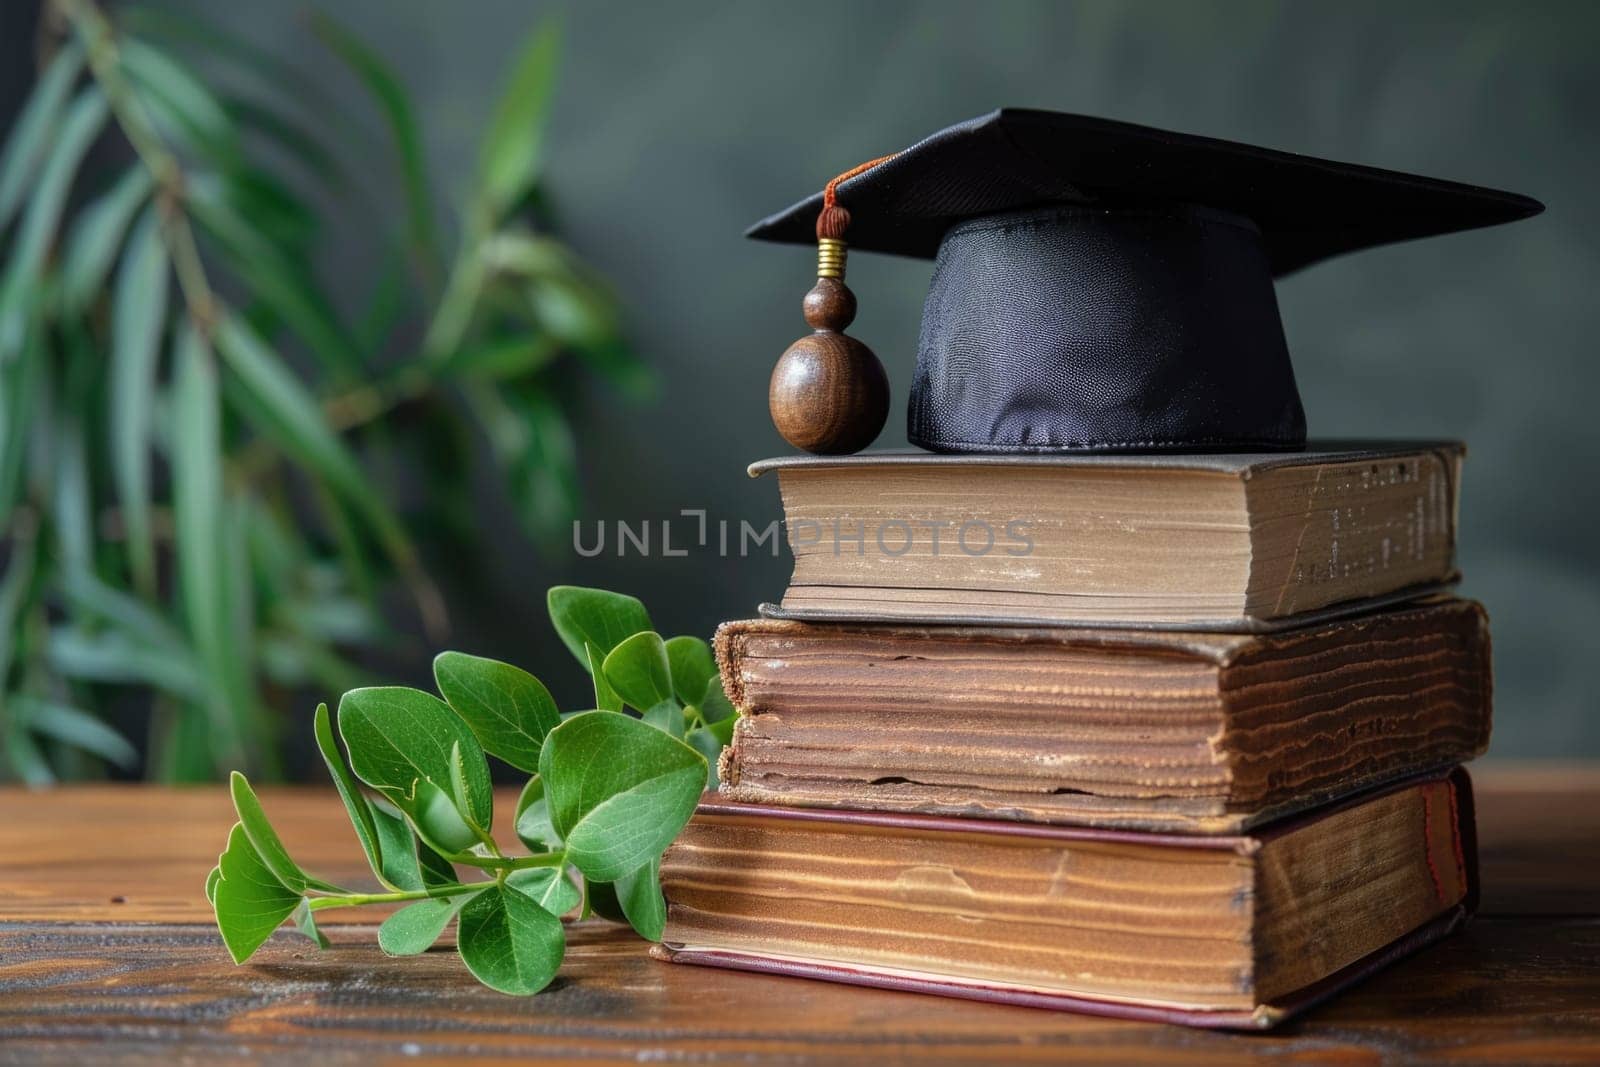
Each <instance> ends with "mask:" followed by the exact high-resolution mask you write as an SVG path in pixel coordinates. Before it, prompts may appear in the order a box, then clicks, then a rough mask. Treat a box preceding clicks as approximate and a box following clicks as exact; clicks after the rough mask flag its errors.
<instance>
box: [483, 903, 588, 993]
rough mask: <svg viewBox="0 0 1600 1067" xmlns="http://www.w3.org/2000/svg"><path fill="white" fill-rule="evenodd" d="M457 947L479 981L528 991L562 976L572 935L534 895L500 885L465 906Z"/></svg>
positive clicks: (497, 987)
mask: <svg viewBox="0 0 1600 1067" xmlns="http://www.w3.org/2000/svg"><path fill="white" fill-rule="evenodd" d="M456 946H457V948H459V949H460V952H461V959H462V962H464V963H465V964H466V965H467V970H469V971H471V972H472V974H473V976H474V977H475V978H477V979H478V981H480V982H482V983H483V984H484V985H486V986H488V987H489V988H490V989H493V990H496V991H497V992H501V993H509V994H512V995H514V996H527V995H529V994H532V993H537V992H538V991H539V990H541V989H543V988H544V987H545V986H547V985H549V984H550V980H551V979H552V978H554V977H555V976H556V971H557V970H558V969H559V968H560V967H561V957H562V956H563V955H564V954H565V953H566V947H567V938H566V933H565V932H564V931H563V930H562V929H561V920H560V919H558V918H556V917H555V916H554V915H551V914H550V913H549V912H548V911H545V910H544V909H543V908H541V907H540V906H539V905H538V904H536V903H534V901H533V898H532V897H529V896H528V895H526V894H525V893H521V892H519V891H517V890H515V889H507V888H505V887H503V886H497V887H495V888H492V889H486V890H484V891H483V892H482V893H479V894H478V895H477V896H475V897H473V898H472V899H471V900H470V901H468V902H467V904H466V906H465V907H463V908H462V909H461V917H460V920H459V922H458V924H457V927H456Z"/></svg>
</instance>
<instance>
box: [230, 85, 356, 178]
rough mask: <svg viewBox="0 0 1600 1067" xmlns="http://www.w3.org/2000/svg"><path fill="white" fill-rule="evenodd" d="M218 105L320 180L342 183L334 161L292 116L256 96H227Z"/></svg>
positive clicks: (236, 123) (236, 121)
mask: <svg viewBox="0 0 1600 1067" xmlns="http://www.w3.org/2000/svg"><path fill="white" fill-rule="evenodd" d="M222 106H223V109H224V110H226V111H227V113H228V118H229V119H230V120H232V122H233V123H234V125H235V126H238V127H241V128H244V129H248V130H249V131H250V132H253V133H257V134H260V135H261V136H262V137H263V138H264V139H266V140H267V141H270V142H271V143H272V144H274V145H276V146H277V147H278V148H279V149H280V150H282V151H283V153H284V154H285V155H287V156H288V157H289V158H291V159H294V160H296V161H297V162H299V163H300V165H301V166H303V167H304V168H305V169H306V170H307V171H308V172H309V173H311V174H313V175H315V176H316V177H317V178H319V179H321V181H322V182H323V183H324V184H326V185H328V186H330V187H338V186H341V185H343V184H344V174H343V173H342V171H341V170H340V168H339V163H338V161H337V160H335V159H334V158H333V155H332V154H331V153H330V152H329V151H328V150H327V148H325V147H323V145H322V143H321V142H320V141H318V140H317V139H316V137H314V136H313V135H312V134H310V133H309V132H308V131H307V130H305V129H304V128H303V127H301V126H300V125H298V124H296V123H295V121H294V120H292V119H289V118H286V117H284V116H283V115H281V114H279V113H278V112H277V111H274V110H273V109H272V108H270V107H268V106H267V105H265V104H263V103H261V102H260V101H258V100H251V99H248V98H246V97H228V98H226V99H224V100H223V101H222Z"/></svg>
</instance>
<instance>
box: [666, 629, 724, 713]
mask: <svg viewBox="0 0 1600 1067" xmlns="http://www.w3.org/2000/svg"><path fill="white" fill-rule="evenodd" d="M666 647H667V662H668V663H670V664H671V665H672V691H673V692H674V693H676V694H677V695H678V699H679V700H680V701H682V702H683V703H685V704H699V703H700V701H701V699H702V698H704V697H705V694H706V685H707V683H709V682H710V681H711V679H713V678H715V677H716V676H717V661H716V660H715V659H713V658H712V656H711V646H710V645H708V644H706V643H705V642H704V641H702V640H700V638H698V637H669V638H668V639H667V641H666Z"/></svg>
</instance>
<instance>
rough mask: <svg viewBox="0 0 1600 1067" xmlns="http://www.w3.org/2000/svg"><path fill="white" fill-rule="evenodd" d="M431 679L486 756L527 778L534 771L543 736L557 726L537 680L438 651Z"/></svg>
mask: <svg viewBox="0 0 1600 1067" xmlns="http://www.w3.org/2000/svg"><path fill="white" fill-rule="evenodd" d="M433 677H434V680H435V681H436V682H437V683H438V686H439V692H440V693H442V694H443V695H444V698H445V700H446V701H447V702H448V703H449V704H450V707H451V708H453V709H454V710H455V713H456V714H457V715H459V716H461V718H462V719H464V720H465V721H466V724H467V726H468V727H469V728H470V729H471V730H472V732H473V734H474V735H475V736H476V737H477V738H478V740H479V742H481V743H482V745H483V748H484V751H485V752H488V753H489V754H490V755H492V756H498V757H499V758H500V759H503V760H505V761H506V762H507V763H509V764H511V765H512V766H513V767H516V768H517V769H518V770H522V771H526V772H528V773H529V774H533V773H534V772H536V771H538V769H539V749H540V748H541V747H542V746H543V745H544V739H545V735H546V734H548V733H549V732H550V731H551V730H553V729H555V728H556V726H557V724H559V723H560V722H561V712H560V711H559V710H558V709H557V708H556V702H555V700H553V699H552V698H551V696H550V691H549V690H548V689H546V688H545V687H544V684H543V683H542V682H540V681H539V679H537V678H535V677H534V676H533V675H531V674H529V673H528V672H527V671H525V670H522V669H520V668H518V667H513V666H511V665H510V664H509V663H501V662H500V661H499V660H492V659H484V658H482V657H480V656H469V655H466V654H465V653H462V652H441V653H440V654H439V656H438V657H437V658H436V659H434V661H433Z"/></svg>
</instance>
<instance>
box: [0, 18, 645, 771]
mask: <svg viewBox="0 0 1600 1067" xmlns="http://www.w3.org/2000/svg"><path fill="white" fill-rule="evenodd" d="M46 18H47V22H48V23H49V24H51V25H53V26H54V27H55V28H56V29H57V31H58V32H57V33H56V34H55V36H54V39H53V40H52V41H51V42H49V43H48V44H47V46H46V51H47V52H48V53H49V54H48V55H47V56H46V57H45V60H44V62H43V63H42V64H41V73H40V76H39V79H38V82H37V84H36V86H35V88H34V89H33V91H32V93H31V96H30V98H29V99H28V101H27V102H26V104H25V106H24V108H23V109H22V111H21V112H20V114H19V116H18V118H17V120H16V121H15V123H14V124H13V126H12V128H11V129H10V130H9V131H8V132H7V134H6V136H5V139H4V146H3V149H0V242H3V244H0V264H3V267H0V269H3V274H0V538H3V543H4V558H5V564H4V574H3V577H0V777H15V778H19V779H22V780H25V781H28V782H33V783H43V782H48V781H51V780H54V779H56V778H58V777H79V776H94V775H97V774H100V773H103V770H104V768H105V766H106V765H107V764H115V765H118V766H121V767H124V768H134V767H137V766H138V765H139V752H140V749H141V748H142V749H143V750H144V751H145V752H146V753H147V755H148V759H147V760H146V761H145V767H146V770H147V773H148V774H149V775H150V776H151V777H155V778H161V779H166V780H198V779H209V778H213V777H216V776H217V775H218V774H219V773H220V772H221V770H222V769H223V768H228V767H246V768H250V769H251V770H253V771H254V772H256V773H257V774H261V775H264V776H266V777H272V776H273V775H274V774H275V773H277V771H278V765H277V761H278V756H277V753H278V751H279V745H278V738H279V733H280V730H279V726H278V718H279V717H278V716H276V715H274V714H273V709H274V707H275V706H276V705H283V704H286V703H287V702H289V701H292V700H293V699H294V697H295V694H296V693H297V691H298V690H301V689H304V688H307V687H313V686H314V687H317V688H319V689H324V690H325V689H327V688H332V689H335V690H341V689H345V688H349V687H351V686H352V685H355V684H358V683H359V682H360V681H361V680H362V675H361V672H360V671H359V669H358V668H357V667H356V666H355V664H354V663H353V661H352V658H351V657H352V656H353V655H354V654H355V653H356V652H358V651H359V650H360V649H361V648H362V647H363V646H369V645H371V644H373V643H375V642H379V641H382V640H384V639H385V638H386V637H388V636H390V635H391V634H392V632H393V630H392V626H393V620H390V619H387V618H385V617H384V614H383V613H382V612H381V611H380V608H379V606H378V605H379V595H380V593H382V592H383V591H384V590H385V588H386V587H389V586H391V585H394V584H396V583H399V584H401V585H403V587H404V588H405V589H407V590H409V592H410V598H411V601H412V602H413V603H414V604H415V610H416V611H417V613H418V615H419V616H420V618H421V620H422V622H423V623H424V625H425V626H426V627H427V628H428V630H429V632H430V634H431V635H433V636H438V635H439V634H440V633H441V632H442V630H443V628H444V626H445V624H446V620H445V615H444V607H443V604H442V603H441V601H440V598H439V594H438V592H437V590H436V589H435V587H434V584H433V582H432V581H431V580H430V579H429V577H428V575H427V574H426V573H425V570H424V568H423V565H422V561H421V559H420V557H419V553H418V550H417V547H416V544H415V542H414V540H413V537H412V533H411V531H412V530H413V529H414V528H416V527H417V525H418V524H419V523H427V524H428V525H429V526H430V528H432V529H435V530H441V531H445V532H446V533H453V534H454V535H455V536H457V537H459V538H470V537H471V525H472V524H471V522H470V518H469V512H468V510H467V509H468V508H469V506H470V505H469V503H468V501H467V499H466V497H465V495H464V489H465V486H466V485H467V483H468V480H469V474H470V472H471V469H472V466H473V458H474V453H475V447H476V446H475V441H474V432H480V433H481V434H482V435H483V438H484V439H485V440H486V441H487V445H488V448H489V451H490V452H491V453H492V455H493V456H494V458H495V460H496V463H497V465H498V467H499V470H500V473H501V474H502V475H503V477H504V479H505V481H506V483H507V485H508V487H509V491H510V494H511V496H512V498H513V499H514V501H515V503H516V506H517V508H518V510H519V513H520V514H521V516H522V517H523V519H524V521H525V523H526V525H527V527H528V529H529V531H530V533H532V534H533V535H535V536H536V537H537V536H541V535H542V536H545V537H553V536H554V535H555V534H556V533H557V532H558V531H561V530H563V529H564V528H565V526H566V523H567V521H568V519H569V518H570V516H571V514H572V511H573V508H574V506H575V494H576V492H577V478H576V471H575V458H574V454H573V439H572V434H571V430H570V427H569V425H568V422H567V419H566V417H565V416H564V414H563V412H562V390H561V389H560V388H559V385H560V382H561V380H562V379H563V377H565V378H567V379H570V377H571V375H572V371H573V368H574V367H575V366H586V367H588V368H590V369H592V370H593V371H594V372H596V373H598V374H599V375H601V376H602V377H604V378H605V379H607V380H609V381H610V382H612V383H613V384H614V385H615V386H617V387H618V388H620V389H621V390H622V391H624V392H626V393H630V394H639V393H642V392H644V391H646V390H648V389H649V387H650V377H649V374H648V372H647V371H646V369H645V368H643V367H642V366H641V365H639V364H638V363H637V362H636V361H635V359H634V358H633V356H632V355H631V354H630V352H629V350H628V349H627V347H626V346H625V344H624V343H623V340H622V338H621V336H620V332H619V328H618V314H617V310H616V307H615V303H614V301H613V299H612V297H611V296H610V295H609V294H608V292H607V291H606V289H605V287H604V285H603V284H602V283H601V282H600V281H599V280H598V279H596V278H595V277H593V276H592V274H591V273H590V272H589V271H588V270H586V269H585V267H584V265H583V264H582V263H580V262H579V261H578V260H577V258H576V257H575V256H574V255H573V253H572V252H571V250H570V249H568V248H567V247H565V246H564V245H563V244H561V243H560V242H559V241H557V240H556V239H555V238H553V237H551V236H550V235H549V232H548V213H547V211H546V209H545V200H544V197H543V196H542V195H541V188H540V162H541V157H542V150H543V143H542V131H543V126H544V118H545V115H546V112H547V110H548V106H549V102H550V98H551V93H552V86H553V83H554V79H555V71H556V61H557V53H558V49H559V44H558V36H557V34H556V32H555V31H554V30H553V29H551V28H548V27H545V28H541V29H539V30H537V31H536V32H535V33H534V34H533V35H532V37H531V38H530V39H529V41H528V42H527V43H526V44H525V45H524V46H523V47H522V48H521V49H520V51H519V52H518V54H517V57H516V59H515V61H514V64H513V67H512V70H511V71H510V74H509V77H508V79H507V84H506V89H505V93H504V96H503V99H502V101H501V103H500V105H499V107H498V110H497V111H496V113H495V114H494V115H493V116H492V117H491V118H490V121H489V123H488V126H487V128H486V131H485V134H484V137H483V142H482V147H481V152H480V162H479V167H478V172H477V175H476V178H475V180H474V183H473V186H472V188H471V189H470V190H469V192H468V194H467V195H466V197H465V198H464V200H463V202H462V207H461V211H460V217H459V220H458V224H457V225H456V227H455V229H456V231H457V233H458V238H457V241H456V249H455V252H454V254H453V255H446V254H445V252H444V251H442V249H441V245H442V243H443V241H444V238H443V237H442V236H441V234H442V232H443V231H444V229H445V227H443V226H441V224H440V222H439V221H438V220H437V219H436V218H435V201H436V197H435V193H434V190H433V189H432V188H431V187H430V184H429V180H428V167H427V161H426V158H425V155H424V152H423V148H422V138H421V134H420V131H419V130H418V128H417V124H416V121H415V118H414V115H413V110H412V107H411V105H410V102H409V100H408V98H407V95H406V93H405V90H404V89H403V88H402V87H401V84H400V82H399V81H398V79H397V78H396V77H395V75H394V73H393V72H392V71H391V70H390V69H389V68H388V67H387V66H386V64H385V63H384V61H383V59H382V57H380V56H378V55H377V54H375V53H374V52H373V51H372V50H371V49H369V48H368V47H367V46H366V45H364V44H363V43H362V42H361V41H360V40H358V39H356V38H355V37H354V36H352V35H351V34H350V33H349V32H347V31H346V30H344V29H343V28H341V27H340V26H338V25H336V24H334V23H332V22H330V21H328V20H326V19H316V20H313V23H312V25H311V32H312V33H313V34H314V35H315V37H316V39H317V40H318V41H319V42H320V44H321V46H322V47H326V48H327V49H329V50H331V52H332V53H333V54H334V55H336V56H337V57H339V59H341V60H342V61H343V62H344V64H345V65H346V66H347V67H348V69H349V72H350V76H351V77H352V78H354V79H356V80H357V81H359V82H360V83H361V84H362V85H363V86H364V87H365V88H366V90H367V91H368V92H369V93H370V97H371V100H372V103H373V110H374V111H375V113H376V114H377V115H378V116H380V117H381V121H382V124H383V127H384V129H385V134H386V136H385V140H386V142H387V143H388V145H389V148H388V152H389V160H388V162H387V163H380V162H379V161H378V160H377V159H363V160H361V164H362V165H361V167H360V172H361V173H360V175H359V180H358V176H357V175H356V174H355V173H354V171H355V169H356V168H348V167H346V166H344V165H343V164H342V163H341V162H340V157H339V153H337V152H335V151H333V150H332V149H331V148H330V145H331V144H337V143H340V142H342V141H344V140H345V139H346V137H347V136H348V133H349V128H350V126H360V125H361V124H360V123H356V122H354V121H353V120H350V119H349V118H348V117H347V116H344V115H342V114H341V113H340V112H339V111H338V109H337V108H336V107H335V106H334V105H332V104H331V103H330V102H327V101H325V100H323V99H320V98H318V97H317V96H316V95H315V90H314V89H313V88H311V87H309V86H305V85H304V84H302V83H301V81H300V79H298V77H297V76H296V75H295V73H294V72H293V71H292V70H289V69H287V68H285V67H283V66H282V65H281V64H280V63H278V61H276V60H274V59H272V58H271V57H269V56H266V55H265V54H263V53H261V52H259V51H258V50H255V49H254V48H253V47H252V46H251V45H250V44H249V43H248V42H246V41H243V40H239V39H236V38H233V37H231V36H229V35H228V34H227V33H226V32H224V31H223V30H221V29H220V28H217V27H208V26H205V25H202V24H199V23H196V22H195V21H193V20H191V19H188V18H182V19H179V18H175V17H173V16H170V15H163V14H161V13H160V12H157V11H143V10H139V9H119V12H118V20H117V22H116V23H115V24H113V23H112V22H111V21H110V20H108V18H107V17H106V16H105V15H104V13H102V12H101V11H100V10H99V9H98V8H97V7H96V6H94V4H93V3H91V2H90V0H53V2H51V3H50V5H49V7H48V10H47V12H46ZM308 44H309V42H308ZM206 60H210V61H211V62H213V63H223V64H226V65H227V66H228V67H229V68H230V69H233V70H238V71H248V72H251V73H253V74H254V75H255V79H254V80H255V82H256V83H257V84H258V85H259V86H260V87H261V88H260V90H259V91H256V92H239V91H233V90H228V89H223V88H219V87H215V86H214V85H213V84H212V83H210V82H208V80H207V78H206V77H205V76H204V74H203V73H202V70H203V69H204V68H203V64H204V62H205V61H206ZM196 61H199V62H200V65H199V66H196V65H195V63H196ZM307 113H309V114H311V115H314V116H315V117H314V118H311V119H307V118H305V117H304V116H305V114H307ZM130 149H131V151H130ZM383 181H390V182H393V183H394V184H396V185H398V187H399V188H400V190H401V192H402V194H403V201H404V204H405V210H404V213H403V214H404V217H403V222H402V224H401V225H400V226H399V227H398V229H397V232H395V233H394V234H393V235H392V240H389V241H388V246H389V247H390V249H391V252H390V255H389V256H388V259H387V261H386V262H381V263H377V264H374V265H373V269H372V276H371V278H370V289H369V292H370V298H369V299H368V300H367V301H365V306H363V307H360V308H356V309H349V308H341V307H339V306H337V304H336V301H335V300H334V299H333V297H332V296H331V295H330V293H329V291H328V289H327V287H326V286H325V285H323V284H322V283H321V282H320V281H319V279H318V277H317V271H316V269H315V267H314V265H313V264H314V262H315V253H316V251H317V250H318V246H319V240H320V239H322V238H323V237H324V235H325V226H324V222H323V220H322V219H321V218H320V217H319V215H318V212H317V210H316V209H315V208H314V207H313V206H312V203H313V200H315V199H317V198H323V199H330V200H332V201H333V202H336V203H340V204H349V205H351V206H350V209H349V210H350V212H351V214H352V215H353V216H359V215H361V214H362V213H363V212H365V214H366V215H367V217H375V215H376V212H374V211H373V210H372V203H373V190H372V184H373V183H374V182H383ZM308 190H309V192H308ZM313 194H314V195H313ZM341 210H342V209H341ZM373 225H385V224H384V223H382V222H380V221H374V222H373ZM398 472H404V473H405V477H406V479H407V483H408V492H407V494H406V496H407V498H408V499H410V498H413V497H414V498H415V499H416V503H415V504H414V505H412V506H411V507H410V508H409V509H407V508H402V507H400V506H399V505H398V504H397V503H396V501H397V499H398V497H399V496H400V494H399V493H398V492H397V490H398V489H399V488H400V487H399V486H398V485H397V484H396V482H395V477H396V475H397V473H398ZM146 699H147V700H148V702H149V711H150V714H149V717H148V719H149V723H150V733H149V737H148V739H147V742H146V744H144V745H142V746H136V745H134V744H133V743H131V742H130V740H129V739H128V738H127V737H125V736H123V735H122V734H121V733H119V732H118V731H117V730H116V729H113V728H112V727H111V726H110V725H108V721H109V720H110V719H111V718H113V717H114V716H112V715H111V712H112V710H113V709H114V708H116V709H125V708H126V707H127V706H128V704H129V703H130V701H132V702H133V703H134V704H135V705H136V706H137V707H138V708H139V709H140V712H136V713H135V714H134V715H133V716H132V717H133V718H135V719H138V718H139V717H140V714H141V713H142V708H143V702H144V701H146Z"/></svg>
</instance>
